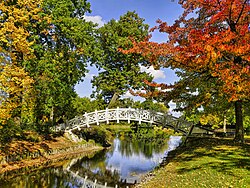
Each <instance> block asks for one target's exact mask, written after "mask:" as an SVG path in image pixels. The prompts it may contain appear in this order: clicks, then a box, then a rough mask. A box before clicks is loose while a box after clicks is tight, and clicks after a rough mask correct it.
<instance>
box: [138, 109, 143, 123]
mask: <svg viewBox="0 0 250 188" xmlns="http://www.w3.org/2000/svg"><path fill="white" fill-rule="evenodd" d="M141 120H142V109H140V110H139V125H140V124H141Z"/></svg>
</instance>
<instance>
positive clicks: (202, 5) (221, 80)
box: [125, 0, 250, 121]
mask: <svg viewBox="0 0 250 188" xmlns="http://www.w3.org/2000/svg"><path fill="white" fill-rule="evenodd" d="M179 4H180V5H181V6H182V8H183V9H184V12H183V14H182V15H181V16H180V18H179V19H177V20H176V21H175V23H174V24H173V25H171V26H170V25H168V24H167V23H166V22H163V21H161V20H158V21H157V22H158V26H156V27H155V28H153V29H152V31H154V30H156V29H158V30H159V31H160V32H164V33H167V34H168V40H167V41H166V42H165V43H160V44H159V43H155V42H150V41H149V39H147V40H146V41H144V42H140V43H136V42H134V48H133V49H131V50H129V51H125V53H140V54H143V55H144V56H146V57H147V58H148V59H150V60H151V62H152V64H153V65H154V66H155V67H171V68H177V69H179V70H182V71H183V72H188V73H195V74H198V75H201V78H202V76H203V75H207V76H208V77H210V78H212V79H213V80H214V81H215V83H216V84H217V85H219V86H220V87H216V88H214V89H216V90H217V93H222V94H223V95H224V97H226V99H227V100H228V101H232V102H234V101H244V100H249V98H250V82H249V80H250V28H249V23H250V16H249V12H250V4H249V1H248V0H209V1H207V0H180V1H179ZM207 81H209V78H208V79H207ZM178 84H182V83H176V85H175V86H172V87H171V88H178V89H179V88H180V87H179V85H178ZM155 86H157V87H162V88H163V89H165V88H168V87H169V86H166V85H164V84H161V85H159V84H155ZM181 86H182V87H186V86H185V85H183V84H182V85H181ZM159 94H160V95H167V94H166V92H164V94H163V93H161V92H159ZM208 94H209V93H208ZM151 95H152V93H151ZM207 96H208V95H207ZM210 96H211V95H210ZM172 97H173V98H174V96H172ZM236 121H237V120H236Z"/></svg>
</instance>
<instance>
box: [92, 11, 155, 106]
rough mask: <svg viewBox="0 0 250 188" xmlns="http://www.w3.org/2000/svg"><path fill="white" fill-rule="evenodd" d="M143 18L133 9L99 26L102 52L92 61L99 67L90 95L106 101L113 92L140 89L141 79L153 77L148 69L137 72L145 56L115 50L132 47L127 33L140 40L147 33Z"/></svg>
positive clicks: (121, 92)
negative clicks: (99, 56)
mask: <svg viewBox="0 0 250 188" xmlns="http://www.w3.org/2000/svg"><path fill="white" fill-rule="evenodd" d="M143 22H144V19H142V18H140V17H139V16H138V15H137V14H136V13H135V12H127V13H126V14H125V15H123V16H121V17H120V19H119V20H118V21H116V20H114V19H113V20H111V21H109V22H108V23H107V24H105V25H104V26H103V27H101V28H100V29H99V36H98V42H99V44H100V47H101V49H102V51H103V54H101V58H100V59H96V61H93V62H92V63H93V64H96V65H97V67H98V68H99V69H100V70H101V72H100V73H99V75H98V76H94V78H93V80H92V84H93V87H96V91H95V92H94V94H93V96H99V97H101V98H104V100H105V102H106V103H109V102H110V100H111V98H112V97H113V96H114V95H116V96H117V97H118V98H119V97H120V96H121V95H123V94H125V93H126V92H127V91H128V90H129V89H142V88H143V87H145V84H144V83H143V82H142V81H143V80H144V79H148V80H152V77H151V76H149V75H148V74H147V73H145V72H140V65H139V64H143V63H145V62H144V61H145V58H143V57H142V56H141V55H138V54H123V53H121V52H120V51H118V49H119V48H122V49H129V48H130V47H132V42H131V40H130V37H131V38H133V40H135V41H138V42H139V41H142V40H143V39H144V38H145V37H146V36H147V35H148V25H147V24H145V23H143Z"/></svg>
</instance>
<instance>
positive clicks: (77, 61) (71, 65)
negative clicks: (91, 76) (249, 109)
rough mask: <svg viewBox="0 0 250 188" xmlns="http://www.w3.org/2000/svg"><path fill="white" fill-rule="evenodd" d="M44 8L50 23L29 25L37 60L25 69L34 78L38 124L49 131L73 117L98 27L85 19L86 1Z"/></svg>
mask: <svg viewBox="0 0 250 188" xmlns="http://www.w3.org/2000/svg"><path fill="white" fill-rule="evenodd" d="M41 7H42V9H43V11H42V12H41V13H40V14H41V15H42V16H44V17H49V22H44V21H42V20H41V21H38V22H33V25H31V26H30V28H29V31H30V32H31V33H32V35H31V36H30V38H31V39H32V40H34V44H33V46H32V48H33V50H34V55H35V58H33V59H32V60H30V61H28V62H24V63H23V64H22V66H23V67H25V69H26V71H28V72H29V73H30V75H31V76H32V77H33V79H34V89H35V92H36V101H35V106H36V107H35V116H36V124H37V125H39V126H38V127H39V129H42V130H47V128H48V126H51V125H53V124H54V123H55V122H56V121H57V120H58V119H60V118H61V117H62V116H64V117H67V118H72V113H71V110H72V108H73V106H72V100H73V98H75V97H76V96H77V95H76V93H75V91H74V85H75V84H76V83H77V82H79V81H80V80H82V78H83V77H84V76H85V73H86V72H87V69H86V67H87V62H88V61H89V59H90V58H91V55H92V54H93V53H94V52H95V49H96V48H95V47H94V46H96V45H94V44H95V33H94V30H95V29H94V27H95V25H94V24H93V23H92V22H86V21H85V20H84V18H83V17H84V15H85V13H86V12H90V4H89V3H88V2H87V1H86V0H44V1H43V3H42V4H41ZM41 125H42V126H41ZM43 127H44V128H43Z"/></svg>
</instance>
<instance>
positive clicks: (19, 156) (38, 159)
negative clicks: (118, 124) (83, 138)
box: [0, 136, 103, 174]
mask: <svg viewBox="0 0 250 188" xmlns="http://www.w3.org/2000/svg"><path fill="white" fill-rule="evenodd" d="M102 149H103V147H102V146H99V145H96V144H95V143H94V142H93V141H90V142H79V143H76V142H73V141H71V140H70V139H68V138H67V137H64V136H60V137H55V138H52V139H50V140H45V141H41V142H27V141H15V142H13V143H11V144H9V145H8V148H6V150H5V151H2V152H1V153H0V174H3V173H6V172H13V171H20V170H23V169H24V170H29V169H34V168H40V167H47V166H51V165H54V163H57V162H60V161H63V160H66V159H70V158H73V157H75V156H77V155H82V156H89V155H94V153H95V152H97V151H100V150H102Z"/></svg>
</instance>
